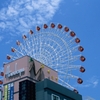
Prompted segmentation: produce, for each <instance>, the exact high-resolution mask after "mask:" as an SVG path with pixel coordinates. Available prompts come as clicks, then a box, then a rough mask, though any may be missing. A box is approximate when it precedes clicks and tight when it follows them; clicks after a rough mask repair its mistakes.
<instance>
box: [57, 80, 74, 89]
mask: <svg viewBox="0 0 100 100" xmlns="http://www.w3.org/2000/svg"><path fill="white" fill-rule="evenodd" d="M59 80H60V81H62V82H63V83H64V84H65V85H66V87H68V88H70V89H74V87H72V86H71V85H69V84H68V83H66V82H65V81H63V80H62V79H60V78H59Z"/></svg>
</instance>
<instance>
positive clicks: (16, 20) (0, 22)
mask: <svg viewBox="0 0 100 100" xmlns="http://www.w3.org/2000/svg"><path fill="white" fill-rule="evenodd" d="M61 1H62V0H11V1H10V4H9V5H8V7H5V8H2V9H1V10H0V29H3V30H2V33H3V32H6V33H8V32H9V33H10V34H19V33H24V32H25V33H26V32H27V31H28V30H29V29H31V28H33V26H34V25H37V24H42V23H47V22H48V21H50V20H51V19H52V17H53V16H54V14H55V12H56V10H57V9H58V7H59V4H60V2H61Z"/></svg>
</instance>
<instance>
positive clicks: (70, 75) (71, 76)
mask: <svg viewBox="0 0 100 100" xmlns="http://www.w3.org/2000/svg"><path fill="white" fill-rule="evenodd" d="M67 77H70V78H75V79H78V78H79V77H78V76H75V75H72V74H68V75H67Z"/></svg>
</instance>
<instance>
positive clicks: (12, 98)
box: [9, 83, 14, 100]
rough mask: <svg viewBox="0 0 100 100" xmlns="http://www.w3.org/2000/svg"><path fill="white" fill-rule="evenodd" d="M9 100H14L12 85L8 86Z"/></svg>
mask: <svg viewBox="0 0 100 100" xmlns="http://www.w3.org/2000/svg"><path fill="white" fill-rule="evenodd" d="M9 100H14V84H13V83H11V84H10V99H9Z"/></svg>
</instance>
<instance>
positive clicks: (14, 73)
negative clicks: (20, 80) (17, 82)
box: [6, 63, 25, 78]
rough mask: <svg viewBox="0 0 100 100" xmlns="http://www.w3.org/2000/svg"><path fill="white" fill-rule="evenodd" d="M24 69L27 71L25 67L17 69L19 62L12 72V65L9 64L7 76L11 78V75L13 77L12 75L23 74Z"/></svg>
mask: <svg viewBox="0 0 100 100" xmlns="http://www.w3.org/2000/svg"><path fill="white" fill-rule="evenodd" d="M24 71H25V69H24V68H22V69H19V70H17V63H15V71H13V72H11V70H10V65H8V66H7V68H6V77H7V78H9V77H12V76H14V75H18V74H19V75H20V76H21V73H22V72H24Z"/></svg>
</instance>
